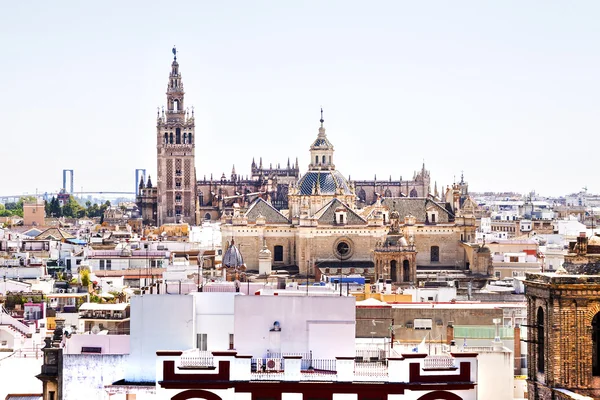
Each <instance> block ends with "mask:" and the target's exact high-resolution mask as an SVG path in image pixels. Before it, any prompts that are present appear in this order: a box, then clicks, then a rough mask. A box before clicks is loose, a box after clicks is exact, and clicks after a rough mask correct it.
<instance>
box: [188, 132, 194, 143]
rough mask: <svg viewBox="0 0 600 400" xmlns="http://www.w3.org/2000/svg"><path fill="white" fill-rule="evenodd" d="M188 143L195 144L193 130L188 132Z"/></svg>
mask: <svg viewBox="0 0 600 400" xmlns="http://www.w3.org/2000/svg"><path fill="white" fill-rule="evenodd" d="M188 143H189V144H193V143H194V142H192V132H190V133H189V134H188Z"/></svg>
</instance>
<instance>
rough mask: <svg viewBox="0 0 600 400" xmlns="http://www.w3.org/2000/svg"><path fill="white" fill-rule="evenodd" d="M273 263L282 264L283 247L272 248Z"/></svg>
mask: <svg viewBox="0 0 600 400" xmlns="http://www.w3.org/2000/svg"><path fill="white" fill-rule="evenodd" d="M273 261H274V262H283V246H275V247H274V248H273Z"/></svg>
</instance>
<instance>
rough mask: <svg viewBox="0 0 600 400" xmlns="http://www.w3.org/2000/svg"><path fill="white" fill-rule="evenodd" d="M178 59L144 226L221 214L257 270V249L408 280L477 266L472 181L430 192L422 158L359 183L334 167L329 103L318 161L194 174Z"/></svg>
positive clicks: (145, 188) (284, 260)
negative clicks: (472, 250) (469, 246)
mask: <svg viewBox="0 0 600 400" xmlns="http://www.w3.org/2000/svg"><path fill="white" fill-rule="evenodd" d="M173 54H174V59H173V61H172V63H171V72H170V74H169V81H168V85H167V93H166V95H167V107H166V110H165V109H164V108H163V110H162V112H160V111H159V113H158V115H157V133H156V148H157V176H156V185H155V186H153V185H152V182H151V181H150V178H148V181H147V182H140V187H139V191H138V196H137V203H138V206H139V208H140V210H141V212H142V218H143V223H144V224H146V225H156V226H160V225H163V224H169V223H182V222H183V223H188V224H191V225H197V224H200V223H201V221H202V220H220V221H222V225H221V230H222V236H223V242H224V243H223V245H224V248H226V247H227V244H228V242H230V241H232V240H233V239H235V242H236V243H237V244H238V247H239V250H240V252H241V253H242V254H243V255H244V259H245V262H246V264H247V267H248V269H249V270H258V264H259V253H260V252H261V251H262V250H265V248H266V250H268V251H270V252H271V254H272V257H273V260H272V267H273V268H274V269H278V268H288V267H289V268H293V269H295V270H297V271H299V272H301V273H305V274H310V275H317V273H318V272H322V273H325V274H331V275H333V274H336V273H340V274H342V273H347V274H353V273H363V274H367V275H371V276H374V277H375V278H377V279H391V280H392V281H394V282H396V283H403V284H410V283H414V282H415V279H416V271H417V269H419V268H421V269H423V268H424V269H429V270H448V269H452V270H461V269H469V263H470V262H469V261H468V258H467V256H466V252H465V249H464V248H463V246H461V243H463V242H468V241H471V240H472V239H474V231H475V218H474V216H473V215H474V211H473V210H474V209H475V208H476V207H477V206H476V205H475V204H474V203H473V202H472V201H471V200H470V198H469V196H468V186H467V184H466V182H464V179H462V178H461V182H460V183H457V184H454V185H452V186H451V187H449V188H448V189H447V190H445V191H442V195H441V196H440V195H439V194H438V191H437V185H435V188H434V192H433V193H431V190H430V175H429V171H427V170H426V169H425V165H424V164H423V166H422V168H421V170H420V171H419V172H417V173H415V174H414V176H413V179H412V180H409V181H404V180H402V179H400V180H399V181H392V180H391V179H390V180H389V181H378V180H377V179H375V180H373V181H351V180H350V179H349V178H348V179H346V177H344V175H343V174H342V173H341V172H340V171H339V170H338V169H337V168H336V165H335V162H334V161H335V160H334V156H335V153H334V146H333V144H332V142H331V141H330V140H329V138H328V136H327V134H326V130H325V126H324V119H323V111H322V110H321V119H320V126H319V128H318V133H317V137H316V138H315V139H314V140H313V141H312V144H311V146H310V148H309V152H310V163H309V165H308V169H307V171H306V172H305V173H304V175H301V174H300V167H299V164H298V159H297V158H296V161H295V162H294V163H291V162H290V159H288V161H287V165H286V166H285V167H281V165H280V164H277V165H276V166H275V167H274V166H273V165H272V164H269V166H268V167H267V166H266V165H264V164H263V160H262V157H261V158H259V159H258V160H259V161H258V163H257V162H256V161H255V160H252V164H251V166H250V167H251V175H250V176H245V177H244V176H242V175H241V174H238V173H237V172H236V169H235V166H234V167H233V168H232V171H231V174H230V175H229V177H227V176H226V175H225V174H224V173H223V174H221V176H220V177H218V178H216V179H215V178H214V177H213V175H212V174H211V175H210V177H209V178H207V177H206V175H204V177H203V179H197V178H196V168H195V144H196V142H197V137H196V132H195V119H194V111H193V108H192V110H191V112H190V111H189V110H188V109H187V108H185V107H184V88H183V81H182V77H181V72H180V70H179V63H178V62H177V54H176V52H175V49H173Z"/></svg>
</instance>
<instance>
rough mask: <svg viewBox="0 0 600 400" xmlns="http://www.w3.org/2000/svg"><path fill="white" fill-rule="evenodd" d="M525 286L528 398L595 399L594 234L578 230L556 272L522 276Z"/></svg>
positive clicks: (598, 246) (598, 384)
mask: <svg viewBox="0 0 600 400" xmlns="http://www.w3.org/2000/svg"><path fill="white" fill-rule="evenodd" d="M525 288H526V291H525V293H526V297H527V315H528V325H527V326H528V330H527V336H528V338H527V347H528V349H527V350H528V360H527V361H528V363H527V364H528V377H527V384H528V393H529V399H530V400H538V399H571V398H582V399H584V398H585V399H588V398H598V397H600V237H597V236H592V237H591V238H589V239H588V238H587V237H586V236H585V233H584V234H582V235H581V236H580V237H579V238H578V239H577V242H576V243H573V244H572V245H571V246H570V249H569V253H568V254H567V255H565V263H564V264H563V266H562V267H559V268H558V269H557V272H556V273H536V274H527V278H526V280H525ZM576 395H579V396H590V397H577V396H576Z"/></svg>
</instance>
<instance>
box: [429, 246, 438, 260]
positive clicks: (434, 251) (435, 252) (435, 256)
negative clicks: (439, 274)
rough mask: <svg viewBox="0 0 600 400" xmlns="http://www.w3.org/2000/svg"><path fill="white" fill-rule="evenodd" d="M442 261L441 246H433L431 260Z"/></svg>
mask: <svg viewBox="0 0 600 400" xmlns="http://www.w3.org/2000/svg"><path fill="white" fill-rule="evenodd" d="M438 261H440V247H439V246H431V262H438Z"/></svg>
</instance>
